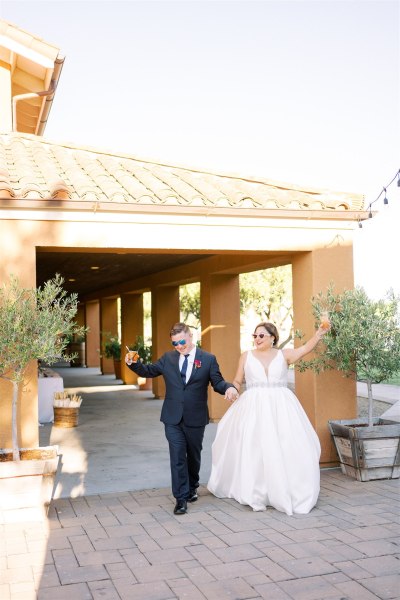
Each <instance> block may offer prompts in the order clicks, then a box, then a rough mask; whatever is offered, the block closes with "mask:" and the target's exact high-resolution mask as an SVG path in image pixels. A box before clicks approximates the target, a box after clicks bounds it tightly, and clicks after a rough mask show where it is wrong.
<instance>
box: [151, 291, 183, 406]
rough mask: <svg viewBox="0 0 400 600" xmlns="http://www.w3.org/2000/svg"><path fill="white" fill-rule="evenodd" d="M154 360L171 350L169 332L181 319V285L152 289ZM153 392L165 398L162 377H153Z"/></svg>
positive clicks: (156, 395)
mask: <svg viewBox="0 0 400 600" xmlns="http://www.w3.org/2000/svg"><path fill="white" fill-rule="evenodd" d="M151 316H152V347H153V360H155V359H157V358H159V357H160V356H161V355H162V354H164V352H168V351H169V350H171V348H172V346H171V340H170V337H169V332H170V330H171V327H172V325H173V324H174V323H177V322H178V321H179V286H178V285H173V286H165V287H154V288H152V289H151ZM153 394H154V395H155V397H156V398H164V396H165V385H164V379H163V378H162V377H156V378H155V379H153Z"/></svg>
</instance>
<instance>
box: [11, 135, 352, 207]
mask: <svg viewBox="0 0 400 600" xmlns="http://www.w3.org/2000/svg"><path fill="white" fill-rule="evenodd" d="M0 197H3V198H15V199H18V198H30V199H68V200H71V201H89V202H101V203H112V202H116V203H129V204H133V205H169V206H188V207H199V206H203V207H226V208H245V209H252V208H257V209H278V210H279V209H285V210H307V209H311V210H329V211H334V210H355V211H356V210H362V208H363V196H361V195H357V194H347V193H345V192H331V191H329V190H315V189H302V188H300V187H298V186H293V185H289V184H282V183H276V182H271V181H266V180H264V181H263V180H261V179H256V178H252V177H249V178H247V177H240V176H235V175H224V174H216V173H210V172H205V171H200V170H195V169H190V168H185V167H177V166H172V165H166V164H161V163H158V162H150V161H148V160H140V159H137V158H134V157H129V156H126V155H111V154H109V153H107V152H101V151H94V150H88V149H84V148H79V147H74V146H73V145H69V144H55V143H52V142H49V141H46V140H44V139H43V138H40V137H37V136H34V135H29V134H22V133H9V134H1V135H0Z"/></svg>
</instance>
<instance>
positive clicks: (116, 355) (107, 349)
mask: <svg viewBox="0 0 400 600" xmlns="http://www.w3.org/2000/svg"><path fill="white" fill-rule="evenodd" d="M102 335H103V336H104V338H105V342H104V356H105V357H106V358H113V359H114V360H121V342H120V341H119V340H118V336H117V335H113V334H111V333H109V332H106V333H103V334H102Z"/></svg>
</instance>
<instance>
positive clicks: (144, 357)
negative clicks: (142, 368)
mask: <svg viewBox="0 0 400 600" xmlns="http://www.w3.org/2000/svg"><path fill="white" fill-rule="evenodd" d="M130 347H131V348H133V349H135V350H136V352H137V353H138V354H139V358H140V360H141V361H142V363H144V364H147V363H151V360H152V352H153V349H152V346H151V345H147V344H146V342H145V340H144V337H143V336H142V335H137V336H136V338H135V341H134V343H133V345H132V346H130ZM138 384H139V389H140V390H151V389H152V384H153V382H152V380H151V379H146V377H138Z"/></svg>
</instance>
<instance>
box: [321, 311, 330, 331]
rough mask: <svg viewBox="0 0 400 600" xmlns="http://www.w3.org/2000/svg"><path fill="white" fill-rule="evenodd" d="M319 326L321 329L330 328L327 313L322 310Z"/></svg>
mask: <svg viewBox="0 0 400 600" xmlns="http://www.w3.org/2000/svg"><path fill="white" fill-rule="evenodd" d="M321 326H322V328H323V329H329V327H330V326H331V322H330V320H329V313H328V311H327V310H324V311H323V312H322V313H321Z"/></svg>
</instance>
